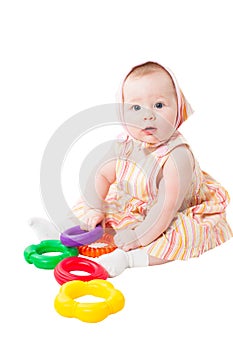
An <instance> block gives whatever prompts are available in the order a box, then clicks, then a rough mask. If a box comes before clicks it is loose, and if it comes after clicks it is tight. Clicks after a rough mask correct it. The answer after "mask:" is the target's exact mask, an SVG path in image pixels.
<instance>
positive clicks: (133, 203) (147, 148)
mask: <svg viewBox="0 0 233 350" xmlns="http://www.w3.org/2000/svg"><path fill="white" fill-rule="evenodd" d="M181 145H187V147H189V149H190V146H189V145H188V144H187V141H186V140H185V138H184V137H183V136H182V135H181V133H180V132H178V131H176V132H175V133H174V134H173V136H172V137H171V138H170V139H169V140H168V141H167V142H166V143H163V144H161V145H160V146H158V147H156V148H151V144H147V143H144V142H141V141H137V140H134V139H130V138H126V139H125V140H122V142H120V141H119V142H118V143H117V147H116V152H117V154H118V160H117V164H116V181H115V182H114V183H113V184H112V185H111V186H110V189H109V192H108V194H107V197H106V199H105V209H104V211H105V220H104V223H103V226H104V227H106V228H113V229H114V230H115V231H116V232H117V230H122V229H124V228H131V229H133V228H136V227H137V226H138V225H140V223H141V222H142V221H143V220H144V219H145V217H146V215H147V213H148V211H149V210H150V208H151V207H152V206H153V204H155V203H156V201H157V196H158V189H157V187H156V184H157V178H158V175H159V172H160V170H161V168H162V167H163V165H164V163H165V162H166V160H167V159H168V157H169V154H170V152H171V151H172V150H173V149H174V148H176V147H178V146H181ZM139 146H140V147H142V148H143V152H144V156H143V158H141V160H138V161H137V160H135V158H130V155H131V153H132V151H133V149H134V148H136V147H139ZM190 151H191V149H190ZM191 152H192V151H191ZM194 163H195V165H194V171H193V179H192V183H191V186H190V188H189V190H188V191H187V193H186V196H185V198H184V200H183V203H182V205H181V207H180V209H179V211H178V212H177V214H176V216H175V217H174V218H173V220H172V222H171V223H170V225H169V227H168V228H167V230H166V231H165V232H163V233H162V234H161V236H160V237H158V238H157V239H156V240H154V241H153V242H151V243H150V244H149V245H148V246H146V247H142V248H141V249H144V250H146V252H147V253H148V254H149V255H151V256H154V257H157V258H160V259H166V260H186V259H189V258H193V257H198V256H199V255H201V254H202V253H204V252H205V251H207V250H209V249H212V248H214V247H216V246H218V245H220V244H222V243H224V242H225V241H227V240H228V239H230V238H231V237H232V236H233V233H232V231H231V228H230V226H229V224H228V223H227V221H226V212H225V210H226V207H227V205H228V204H229V201H230V198H229V194H228V193H227V191H226V190H225V189H224V188H223V186H221V185H220V184H219V183H218V182H217V181H216V180H214V179H213V178H212V177H211V176H210V175H209V174H207V173H206V172H204V171H202V170H201V169H200V166H199V164H198V162H197V160H196V159H195V157H194ZM84 208H85V206H84V202H82V201H79V202H78V203H77V204H76V206H75V207H74V208H73V210H74V214H75V215H76V216H77V217H79V218H80V219H81V217H82V215H83V214H84V212H85V209H84Z"/></svg>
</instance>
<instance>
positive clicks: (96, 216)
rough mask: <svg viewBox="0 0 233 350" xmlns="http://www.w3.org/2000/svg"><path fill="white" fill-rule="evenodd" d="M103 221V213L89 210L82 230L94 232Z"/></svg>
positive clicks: (82, 223)
mask: <svg viewBox="0 0 233 350" xmlns="http://www.w3.org/2000/svg"><path fill="white" fill-rule="evenodd" d="M103 219H104V213H103V212H101V211H99V210H95V209H88V211H87V213H86V214H85V215H84V216H83V217H82V220H81V224H80V228H81V229H82V230H86V231H91V230H94V228H95V227H96V225H97V224H99V223H100V222H101V221H102V220H103Z"/></svg>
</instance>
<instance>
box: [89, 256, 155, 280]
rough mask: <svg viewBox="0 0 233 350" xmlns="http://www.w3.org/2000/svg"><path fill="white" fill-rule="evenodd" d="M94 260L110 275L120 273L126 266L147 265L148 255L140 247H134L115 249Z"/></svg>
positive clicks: (113, 275)
mask: <svg viewBox="0 0 233 350" xmlns="http://www.w3.org/2000/svg"><path fill="white" fill-rule="evenodd" d="M95 261H96V262H97V263H98V264H100V265H102V266H103V267H104V268H105V269H106V270H107V271H108V273H109V276H110V277H115V276H118V275H120V274H121V273H122V272H123V271H124V270H125V269H127V268H128V267H144V266H148V265H149V257H148V255H147V253H146V252H145V251H143V250H141V249H135V250H131V251H129V252H125V251H124V250H121V249H116V250H114V251H113V252H112V253H109V254H104V255H101V256H100V257H99V258H97V259H96V260H95Z"/></svg>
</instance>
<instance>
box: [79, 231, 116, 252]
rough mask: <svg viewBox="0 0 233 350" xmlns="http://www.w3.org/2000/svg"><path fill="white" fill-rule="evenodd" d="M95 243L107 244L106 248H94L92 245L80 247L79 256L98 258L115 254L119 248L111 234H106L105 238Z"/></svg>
mask: <svg viewBox="0 0 233 350" xmlns="http://www.w3.org/2000/svg"><path fill="white" fill-rule="evenodd" d="M95 243H105V244H107V245H106V246H105V247H92V246H91V245H82V246H79V247H78V251H79V254H81V255H85V256H89V257H91V258H98V257H99V256H101V255H103V254H108V253H111V252H113V251H114V250H115V249H116V248H117V246H116V245H115V244H114V240H113V236H112V235H111V234H109V233H104V234H103V236H102V237H101V238H100V239H99V240H98V241H96V242H95Z"/></svg>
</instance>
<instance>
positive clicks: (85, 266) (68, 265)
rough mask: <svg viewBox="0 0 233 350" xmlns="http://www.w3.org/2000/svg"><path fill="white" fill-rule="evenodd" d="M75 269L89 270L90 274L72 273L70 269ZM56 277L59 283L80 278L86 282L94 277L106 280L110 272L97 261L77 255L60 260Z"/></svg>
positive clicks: (56, 268) (56, 269)
mask: <svg viewBox="0 0 233 350" xmlns="http://www.w3.org/2000/svg"><path fill="white" fill-rule="evenodd" d="M75 270H78V271H85V272H88V273H89V274H90V275H88V276H81V275H74V274H73V273H70V271H75ZM54 277H55V279H56V280H57V282H58V283H59V284H63V283H65V282H69V281H73V280H80V281H85V282H86V281H90V280H93V279H103V280H106V279H107V278H108V273H107V271H106V270H105V269H104V268H103V266H101V265H99V264H97V263H96V262H95V261H91V260H89V259H86V258H80V257H77V256H76V257H70V258H65V259H63V260H62V261H60V263H59V264H58V265H57V266H56V267H55V269H54Z"/></svg>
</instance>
